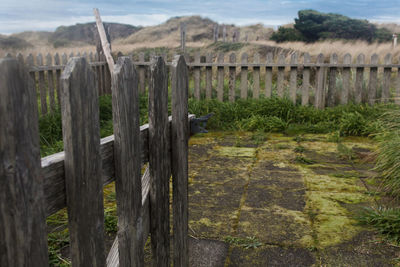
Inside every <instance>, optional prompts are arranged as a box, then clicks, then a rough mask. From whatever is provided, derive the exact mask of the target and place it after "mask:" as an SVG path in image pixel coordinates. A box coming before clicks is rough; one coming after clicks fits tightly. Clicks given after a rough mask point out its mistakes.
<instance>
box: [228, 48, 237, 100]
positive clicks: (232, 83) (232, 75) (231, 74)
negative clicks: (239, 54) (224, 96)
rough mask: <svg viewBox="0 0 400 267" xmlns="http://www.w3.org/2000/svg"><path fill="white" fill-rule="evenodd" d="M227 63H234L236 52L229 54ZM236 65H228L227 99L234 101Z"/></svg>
mask: <svg viewBox="0 0 400 267" xmlns="http://www.w3.org/2000/svg"><path fill="white" fill-rule="evenodd" d="M229 63H236V54H235V53H231V54H230V55H229ZM235 90H236V67H229V101H230V102H235Z"/></svg>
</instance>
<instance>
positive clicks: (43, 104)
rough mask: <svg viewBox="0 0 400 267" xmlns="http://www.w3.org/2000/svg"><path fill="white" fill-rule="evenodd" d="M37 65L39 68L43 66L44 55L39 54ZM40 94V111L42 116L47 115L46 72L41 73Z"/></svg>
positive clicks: (39, 80) (39, 81)
mask: <svg viewBox="0 0 400 267" xmlns="http://www.w3.org/2000/svg"><path fill="white" fill-rule="evenodd" d="M36 64H37V65H38V66H43V56H42V54H40V53H39V54H38V55H37V57H36ZM38 85H39V92H40V111H41V114H42V115H46V114H47V92H46V86H45V84H44V71H39V79H38Z"/></svg>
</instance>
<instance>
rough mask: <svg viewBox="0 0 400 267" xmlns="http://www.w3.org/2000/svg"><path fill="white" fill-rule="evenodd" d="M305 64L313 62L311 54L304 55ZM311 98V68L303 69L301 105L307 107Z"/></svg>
mask: <svg viewBox="0 0 400 267" xmlns="http://www.w3.org/2000/svg"><path fill="white" fill-rule="evenodd" d="M303 62H304V64H308V63H310V62H311V57H310V54H309V53H304V55H303ZM309 98H310V67H304V68H303V84H302V86H301V105H302V106H307V105H308V103H309Z"/></svg>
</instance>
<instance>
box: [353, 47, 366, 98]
mask: <svg viewBox="0 0 400 267" xmlns="http://www.w3.org/2000/svg"><path fill="white" fill-rule="evenodd" d="M364 63H365V56H364V54H359V55H358V57H357V65H362V64H364ZM363 83H364V67H357V68H356V83H355V86H354V102H355V103H356V104H360V103H361V102H362V98H363Z"/></svg>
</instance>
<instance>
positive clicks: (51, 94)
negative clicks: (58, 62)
mask: <svg viewBox="0 0 400 267" xmlns="http://www.w3.org/2000/svg"><path fill="white" fill-rule="evenodd" d="M46 65H47V66H52V65H53V57H52V56H51V55H50V54H49V53H48V54H47V55H46ZM47 88H48V89H49V99H50V110H51V112H54V111H55V110H56V98H55V92H54V75H53V70H48V71H47Z"/></svg>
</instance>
